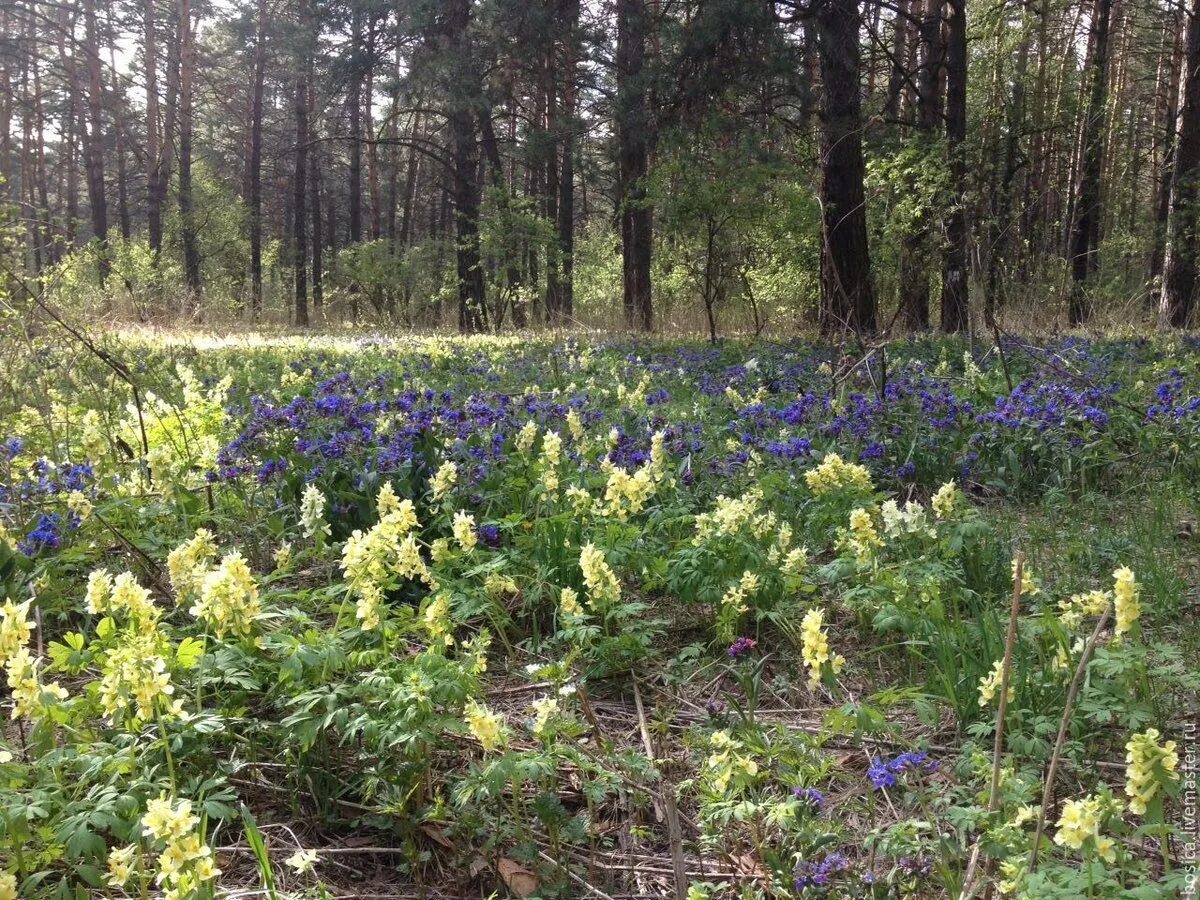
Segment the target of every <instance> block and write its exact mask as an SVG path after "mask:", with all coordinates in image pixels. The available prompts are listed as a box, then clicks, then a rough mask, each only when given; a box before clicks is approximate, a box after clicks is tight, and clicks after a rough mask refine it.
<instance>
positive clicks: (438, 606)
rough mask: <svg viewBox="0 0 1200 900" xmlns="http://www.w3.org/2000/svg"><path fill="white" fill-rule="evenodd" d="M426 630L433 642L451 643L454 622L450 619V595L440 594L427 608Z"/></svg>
mask: <svg viewBox="0 0 1200 900" xmlns="http://www.w3.org/2000/svg"><path fill="white" fill-rule="evenodd" d="M425 628H426V630H427V631H428V632H429V637H430V638H431V639H433V640H435V641H436V640H442V641H444V642H445V643H447V644H448V643H450V642H451V637H450V634H451V632H452V631H453V630H454V622H453V621H452V620H451V618H450V595H449V594H446V593H445V592H440V593H438V594H437V595H435V596H434V598H433V599H432V600H430V601H429V604H428V605H427V606H426V607H425Z"/></svg>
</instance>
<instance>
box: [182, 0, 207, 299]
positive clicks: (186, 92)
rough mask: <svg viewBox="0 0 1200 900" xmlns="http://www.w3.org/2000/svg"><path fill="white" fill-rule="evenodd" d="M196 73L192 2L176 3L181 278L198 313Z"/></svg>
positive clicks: (200, 287) (199, 288) (198, 248)
mask: <svg viewBox="0 0 1200 900" xmlns="http://www.w3.org/2000/svg"><path fill="white" fill-rule="evenodd" d="M195 74H196V34H195V28H194V25H193V23H192V0H179V238H180V242H181V243H182V244H183V277H184V282H185V284H186V286H187V292H188V304H189V306H190V308H191V309H192V310H193V311H194V312H196V313H198V312H199V310H200V294H201V291H202V286H201V284H200V239H199V235H198V234H197V233H196V218H195V208H194V206H195V202H194V197H193V194H192V126H193V124H194V120H195V107H194V100H195V98H194V95H193V82H194V79H195Z"/></svg>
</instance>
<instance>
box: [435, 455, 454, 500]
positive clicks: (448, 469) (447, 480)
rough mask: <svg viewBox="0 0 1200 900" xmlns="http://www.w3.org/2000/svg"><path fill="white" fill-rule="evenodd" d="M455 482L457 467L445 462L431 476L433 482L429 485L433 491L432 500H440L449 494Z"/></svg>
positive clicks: (452, 463)
mask: <svg viewBox="0 0 1200 900" xmlns="http://www.w3.org/2000/svg"><path fill="white" fill-rule="evenodd" d="M457 482H458V466H456V465H455V464H454V462H453V461H452V460H446V461H445V462H444V463H442V464H441V465H440V466H439V467H438V470H437V471H436V472H435V473H434V475H433V481H432V482H431V483H430V488H431V489H432V491H433V499H434V500H441V499H442V498H443V497H444V496H446V495H447V494H448V493H450V490H451V489H452V488H453V487H454V485H455V484H456V483H457Z"/></svg>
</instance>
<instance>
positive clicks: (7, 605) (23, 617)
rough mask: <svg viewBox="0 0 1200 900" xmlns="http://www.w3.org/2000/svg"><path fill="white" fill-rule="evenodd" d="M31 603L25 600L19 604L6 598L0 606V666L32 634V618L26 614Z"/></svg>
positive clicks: (22, 645)
mask: <svg viewBox="0 0 1200 900" xmlns="http://www.w3.org/2000/svg"><path fill="white" fill-rule="evenodd" d="M32 605H33V600H26V601H25V602H24V603H22V604H21V605H20V606H18V605H17V604H15V603H13V602H12V600H6V601H4V605H3V606H0V666H2V665H5V664H6V663H7V662H8V661H9V660H10V659H11V658H12V657H13V655H14V654H15V653H16V652H17V651H18V650H20V649H21V648H22V647H24V646H25V645H26V644H27V643H28V642H29V638H30V636H31V635H32V634H33V620H32V619H29V618H27V616H28V615H29V607H30V606H32Z"/></svg>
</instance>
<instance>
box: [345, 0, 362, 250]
mask: <svg viewBox="0 0 1200 900" xmlns="http://www.w3.org/2000/svg"><path fill="white" fill-rule="evenodd" d="M350 41H351V43H350V53H351V56H352V60H351V65H352V66H353V71H352V75H351V79H350V96H349V97H348V98H347V102H348V103H349V104H350V206H349V211H348V215H349V225H350V243H351V244H357V243H359V242H360V241H361V240H362V52H363V48H362V12H361V11H360V9H359V7H358V6H357V5H356V6H355V7H354V12H353V19H352V21H351V25H350Z"/></svg>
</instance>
